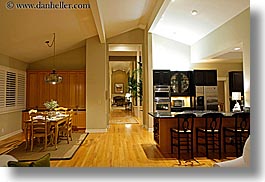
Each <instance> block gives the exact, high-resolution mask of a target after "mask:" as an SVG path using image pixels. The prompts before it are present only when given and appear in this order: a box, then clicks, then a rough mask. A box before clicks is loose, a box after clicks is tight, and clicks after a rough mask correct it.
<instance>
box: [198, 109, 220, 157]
mask: <svg viewBox="0 0 265 182" xmlns="http://www.w3.org/2000/svg"><path fill="white" fill-rule="evenodd" d="M202 118H203V119H204V127H197V128H196V152H197V156H198V152H199V146H202V147H205V151H206V157H207V158H209V151H211V152H212V153H213V154H214V153H215V151H218V153H219V159H221V128H222V118H223V114H221V113H205V114H203V115H202Z"/></svg>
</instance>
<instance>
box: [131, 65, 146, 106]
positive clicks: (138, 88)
mask: <svg viewBox="0 0 265 182" xmlns="http://www.w3.org/2000/svg"><path fill="white" fill-rule="evenodd" d="M138 64H139V69H136V70H133V71H132V74H131V76H129V77H128V91H129V93H131V94H132V97H134V99H135V103H136V105H137V97H139V99H140V105H142V100H143V80H142V63H141V62H138ZM138 75H139V80H138V82H137V76H138Z"/></svg>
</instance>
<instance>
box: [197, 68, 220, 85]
mask: <svg viewBox="0 0 265 182" xmlns="http://www.w3.org/2000/svg"><path fill="white" fill-rule="evenodd" d="M193 78H194V84H195V85H196V86H217V70H194V71H193Z"/></svg>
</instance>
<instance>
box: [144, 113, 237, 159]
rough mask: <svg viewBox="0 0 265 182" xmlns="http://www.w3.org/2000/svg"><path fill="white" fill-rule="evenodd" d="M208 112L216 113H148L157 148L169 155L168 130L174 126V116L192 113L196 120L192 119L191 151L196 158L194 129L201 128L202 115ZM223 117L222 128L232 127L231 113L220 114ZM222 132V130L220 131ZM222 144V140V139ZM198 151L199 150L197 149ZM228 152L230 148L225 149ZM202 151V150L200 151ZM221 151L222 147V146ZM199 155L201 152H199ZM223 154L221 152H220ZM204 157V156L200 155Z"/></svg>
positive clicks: (202, 123)
mask: <svg viewBox="0 0 265 182" xmlns="http://www.w3.org/2000/svg"><path fill="white" fill-rule="evenodd" d="M209 112H217V111H196V110H195V111H184V112H160V113H157V112H150V113H148V114H149V115H150V116H151V117H153V133H154V140H155V141H156V143H157V146H158V148H159V149H160V151H161V152H162V153H164V154H169V153H170V152H171V143H170V128H172V127H175V126H176V122H177V121H176V118H175V115H176V114H181V113H194V114H195V115H196V118H195V119H194V131H193V132H194V137H193V149H194V156H196V153H197V151H196V135H195V128H196V127H203V126H204V121H203V118H202V115H203V114H205V113H209ZM222 114H223V115H224V118H223V121H222V128H223V127H232V126H233V121H234V119H233V117H232V115H233V113H230V112H229V113H222ZM222 131H223V129H222ZM221 142H222V144H223V138H222V141H221ZM199 150H200V148H199ZM227 150H228V152H231V150H232V148H228V149H227ZM202 151H203V150H202ZM222 151H223V146H222ZM200 153H201V150H200ZM222 153H223V152H222ZM201 155H202V156H204V154H203V153H202V154H201Z"/></svg>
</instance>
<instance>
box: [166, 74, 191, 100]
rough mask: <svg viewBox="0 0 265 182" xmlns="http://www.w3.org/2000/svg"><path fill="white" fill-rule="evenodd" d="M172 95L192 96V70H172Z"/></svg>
mask: <svg viewBox="0 0 265 182" xmlns="http://www.w3.org/2000/svg"><path fill="white" fill-rule="evenodd" d="M170 89H171V96H190V95H192V93H194V92H193V90H194V84H193V80H192V71H171V76H170Z"/></svg>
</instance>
